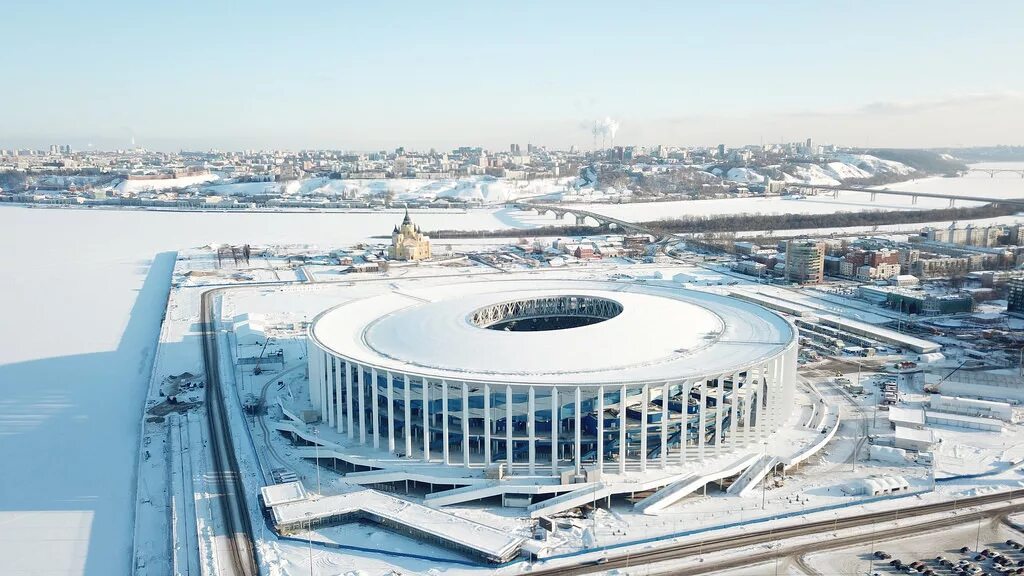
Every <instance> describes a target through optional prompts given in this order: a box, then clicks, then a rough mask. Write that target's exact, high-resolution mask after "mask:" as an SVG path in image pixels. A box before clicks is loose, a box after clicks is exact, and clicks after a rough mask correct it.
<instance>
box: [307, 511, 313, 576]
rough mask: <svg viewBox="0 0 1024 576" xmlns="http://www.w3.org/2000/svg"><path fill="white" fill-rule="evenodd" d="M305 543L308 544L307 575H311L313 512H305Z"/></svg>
mask: <svg viewBox="0 0 1024 576" xmlns="http://www.w3.org/2000/svg"><path fill="white" fill-rule="evenodd" d="M306 543H307V545H308V546H309V576H313V513H312V512H306Z"/></svg>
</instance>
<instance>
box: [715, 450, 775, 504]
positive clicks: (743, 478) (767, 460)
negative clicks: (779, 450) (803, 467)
mask: <svg viewBox="0 0 1024 576" xmlns="http://www.w3.org/2000/svg"><path fill="white" fill-rule="evenodd" d="M779 463H780V460H779V459H778V458H776V457H775V456H769V455H764V456H760V457H759V458H758V459H757V461H756V462H754V463H753V464H751V465H750V467H749V468H747V469H746V470H745V471H744V472H743V474H740V477H739V478H737V479H736V481H735V482H733V483H732V485H731V486H729V488H728V489H726V493H728V494H734V495H736V496H740V497H743V496H747V495H749V494H750V493H751V491H753V490H754V488H756V487H757V484H758V483H759V482H761V480H763V479H764V477H765V476H767V475H768V473H769V472H771V471H772V470H774V469H775V467H776V466H778V465H779Z"/></svg>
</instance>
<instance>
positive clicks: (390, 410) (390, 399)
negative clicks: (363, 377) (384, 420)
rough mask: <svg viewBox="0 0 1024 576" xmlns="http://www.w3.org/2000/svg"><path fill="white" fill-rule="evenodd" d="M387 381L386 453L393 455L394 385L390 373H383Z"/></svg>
mask: <svg viewBox="0 0 1024 576" xmlns="http://www.w3.org/2000/svg"><path fill="white" fill-rule="evenodd" d="M384 377H385V378H387V379H388V388H387V392H388V452H391V453H392V454H394V453H395V383H394V382H393V381H392V380H391V372H385V373H384Z"/></svg>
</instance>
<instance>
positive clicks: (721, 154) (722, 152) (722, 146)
mask: <svg viewBox="0 0 1024 576" xmlns="http://www.w3.org/2000/svg"><path fill="white" fill-rule="evenodd" d="M718 157H719V158H725V144H719V145H718Z"/></svg>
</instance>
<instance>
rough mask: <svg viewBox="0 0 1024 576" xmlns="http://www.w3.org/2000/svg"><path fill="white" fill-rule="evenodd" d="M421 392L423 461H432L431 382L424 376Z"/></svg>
mask: <svg viewBox="0 0 1024 576" xmlns="http://www.w3.org/2000/svg"><path fill="white" fill-rule="evenodd" d="M420 393H421V394H422V395H423V461H424V462H430V382H429V381H428V380H427V379H426V378H422V379H421V382H420Z"/></svg>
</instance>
